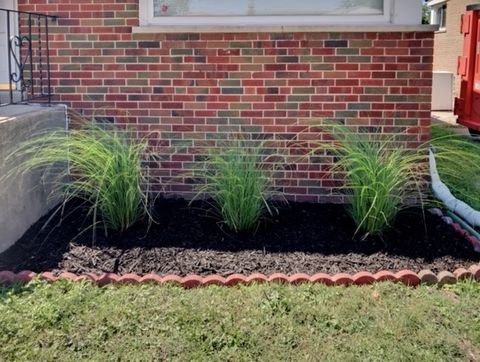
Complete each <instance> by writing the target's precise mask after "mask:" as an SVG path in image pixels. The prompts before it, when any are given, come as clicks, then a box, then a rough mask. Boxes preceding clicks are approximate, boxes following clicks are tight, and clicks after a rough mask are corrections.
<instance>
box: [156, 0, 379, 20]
mask: <svg viewBox="0 0 480 362" xmlns="http://www.w3.org/2000/svg"><path fill="white" fill-rule="evenodd" d="M153 12H154V17H164V16H276V15H332V16H335V15H342V16H345V15H383V14H384V0H328V1H321V0H153Z"/></svg>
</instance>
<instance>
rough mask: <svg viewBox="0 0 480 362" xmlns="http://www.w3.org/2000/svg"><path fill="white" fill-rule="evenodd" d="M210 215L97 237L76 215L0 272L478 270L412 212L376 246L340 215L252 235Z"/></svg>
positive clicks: (172, 217)
mask: <svg viewBox="0 0 480 362" xmlns="http://www.w3.org/2000/svg"><path fill="white" fill-rule="evenodd" d="M207 208H208V205H207V204H205V203H201V202H196V203H194V204H193V205H192V206H190V207H189V206H188V203H187V202H186V201H183V200H161V201H159V202H157V204H156V207H155V212H156V220H158V222H157V223H156V224H153V225H152V226H151V228H150V230H149V232H148V234H147V225H146V224H142V223H139V224H138V225H136V226H134V227H133V228H132V229H130V230H128V231H127V232H125V233H124V234H123V235H114V234H111V235H110V236H109V238H105V236H104V235H103V233H102V232H101V231H99V232H98V233H97V234H98V235H97V240H96V242H95V243H92V233H91V231H87V232H85V233H83V234H82V235H80V236H78V233H79V232H80V231H81V230H83V228H84V227H85V225H88V221H91V220H86V218H85V215H84V214H83V215H82V214H81V213H79V212H77V213H76V214H75V216H72V217H70V218H67V219H65V220H64V221H63V223H62V224H61V225H60V226H57V225H58V218H54V219H53V220H52V221H51V222H50V223H49V224H48V226H47V227H46V228H44V229H43V230H42V226H43V225H44V223H45V221H46V220H47V218H48V217H49V216H46V217H44V218H43V219H41V220H39V221H38V222H37V223H36V224H35V225H33V226H32V227H31V228H30V229H29V230H28V231H27V232H26V234H25V235H24V236H23V237H22V238H21V239H20V240H19V241H18V242H17V243H16V244H15V245H14V246H13V247H11V248H10V249H9V250H7V251H6V252H5V253H3V254H1V255H0V270H12V271H17V272H18V271H21V270H32V271H35V272H42V271H54V272H59V271H69V272H74V273H97V274H100V273H117V274H126V273H137V274H147V273H157V274H160V275H167V274H176V275H179V276H185V275H188V274H197V275H203V276H205V275H210V274H219V275H222V276H228V275H231V274H234V273H241V274H245V275H248V274H252V273H257V272H258V273H264V274H272V273H279V272H280V273H285V274H294V273H306V274H315V273H320V272H324V273H328V274H331V275H333V274H335V273H339V272H342V273H351V274H353V273H356V272H360V271H369V272H372V273H375V272H378V271H381V270H389V271H392V272H395V271H400V270H404V269H409V270H412V271H415V272H418V271H420V270H424V269H431V270H432V271H433V272H440V271H443V270H448V271H454V270H455V269H457V268H460V267H466V268H468V267H469V266H470V265H471V264H472V263H473V264H474V263H478V262H479V260H480V255H479V254H478V253H475V252H474V250H473V248H472V246H471V244H469V243H468V242H467V241H466V240H465V238H464V237H462V236H460V235H458V234H457V233H455V231H454V230H453V229H452V227H451V226H449V225H446V224H445V223H444V222H443V221H442V220H441V218H440V217H438V216H435V215H431V214H429V213H425V214H423V213H422V212H421V211H420V210H418V209H410V210H407V211H405V212H402V213H401V214H400V215H399V217H398V218H397V222H396V223H395V225H394V226H393V227H392V228H391V230H389V231H388V232H387V233H386V234H384V236H383V237H382V238H379V237H367V238H366V239H364V240H362V239H360V238H352V236H353V235H354V232H355V226H354V224H353V222H352V221H351V218H350V217H349V215H348V214H347V213H346V212H345V210H344V208H343V207H342V206H340V205H321V204H303V203H291V204H290V205H288V206H283V207H282V208H280V210H279V214H278V215H277V216H276V217H272V218H270V219H268V220H264V221H263V222H262V224H261V226H260V227H259V229H258V230H257V232H256V233H255V234H253V235H235V234H232V233H230V232H228V231H227V230H223V229H222V228H221V227H219V225H218V223H217V219H216V218H215V217H214V215H213V214H212V213H211V212H209V211H208V210H207Z"/></svg>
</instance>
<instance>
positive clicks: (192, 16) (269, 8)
mask: <svg viewBox="0 0 480 362" xmlns="http://www.w3.org/2000/svg"><path fill="white" fill-rule="evenodd" d="M139 6H140V27H139V28H137V30H138V29H139V30H138V31H139V32H142V29H141V28H142V27H156V28H157V29H158V31H167V32H168V31H175V30H176V29H180V27H186V28H190V30H192V29H193V30H195V31H196V30H202V29H201V28H202V27H210V29H211V30H212V31H214V30H215V29H214V28H212V26H213V27H217V28H218V27H231V28H233V27H236V29H239V30H238V31H242V29H247V30H248V29H252V28H254V27H255V28H257V27H264V28H267V27H270V28H272V29H278V30H279V31H283V30H284V28H285V27H289V26H291V27H298V26H303V27H315V26H318V25H326V26H332V27H337V26H341V25H343V24H345V25H362V24H363V25H364V26H375V25H387V24H396V25H406V26H409V25H420V24H421V2H420V1H419V0H139ZM249 26H251V28H249ZM143 31H145V32H147V31H148V29H143Z"/></svg>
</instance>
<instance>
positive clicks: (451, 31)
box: [427, 0, 474, 110]
mask: <svg viewBox="0 0 480 362" xmlns="http://www.w3.org/2000/svg"><path fill="white" fill-rule="evenodd" d="M472 2H474V1H472V0H432V1H429V2H427V6H428V7H429V8H430V9H431V23H432V24H436V25H438V26H439V29H438V31H436V32H435V46H434V56H433V71H434V72H435V73H434V89H433V103H434V104H433V108H434V109H438V110H440V109H442V110H451V109H452V107H453V99H454V97H458V95H459V91H460V77H459V76H458V75H457V63H458V57H459V56H461V55H462V53H463V35H462V34H461V33H460V18H461V16H462V14H464V13H465V9H466V7H467V5H470V4H472ZM437 72H438V73H437ZM449 83H450V84H451V85H452V86H451V87H450V88H451V89H452V91H451V92H445V89H446V88H448V87H449V86H448V84H449Z"/></svg>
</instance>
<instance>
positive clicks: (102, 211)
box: [7, 120, 151, 239]
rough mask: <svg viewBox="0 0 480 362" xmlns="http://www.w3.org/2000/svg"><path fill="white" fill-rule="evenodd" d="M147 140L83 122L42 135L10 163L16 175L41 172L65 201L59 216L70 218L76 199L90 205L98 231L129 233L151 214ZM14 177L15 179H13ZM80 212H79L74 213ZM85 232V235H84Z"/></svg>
mask: <svg viewBox="0 0 480 362" xmlns="http://www.w3.org/2000/svg"><path fill="white" fill-rule="evenodd" d="M146 152H147V142H146V141H145V140H138V139H134V138H133V137H130V135H129V133H128V132H127V131H124V130H121V129H119V128H116V127H114V126H110V125H106V124H101V123H95V122H87V121H85V120H84V121H82V122H81V123H80V125H78V127H75V128H73V129H70V130H69V131H68V132H66V131H65V130H59V131H53V132H49V133H45V134H41V135H38V136H36V137H34V138H32V139H30V140H28V141H26V142H24V143H22V144H21V145H20V146H19V147H18V148H17V149H16V151H15V152H14V153H12V154H10V155H9V156H8V158H7V162H11V163H12V164H13V165H15V166H14V168H13V171H12V175H17V176H18V175H21V174H23V173H25V172H30V171H35V170H40V171H41V172H42V173H43V177H42V180H43V182H44V183H48V186H49V188H50V189H51V190H52V191H51V194H50V197H51V198H53V199H60V200H61V205H60V206H59V207H58V208H57V210H56V213H58V212H61V213H62V215H63V214H68V213H69V211H68V207H69V205H70V201H72V200H81V206H86V207H87V210H88V216H89V217H91V218H92V223H91V224H90V226H88V227H87V228H86V229H89V228H91V229H92V234H93V238H94V239H95V231H96V230H97V229H103V231H104V233H105V235H107V234H108V231H109V230H114V231H116V232H124V231H125V230H127V229H128V228H130V227H131V226H132V225H133V224H135V223H136V222H137V221H139V220H140V219H142V218H144V217H148V218H150V219H151V215H150V212H149V207H150V206H149V197H148V190H146V189H145V188H144V186H145V185H147V184H148V182H147V181H148V169H146V168H142V159H143V157H144V155H145V153H146ZM12 175H9V176H12ZM70 212H74V211H70ZM82 232H83V231H82Z"/></svg>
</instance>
